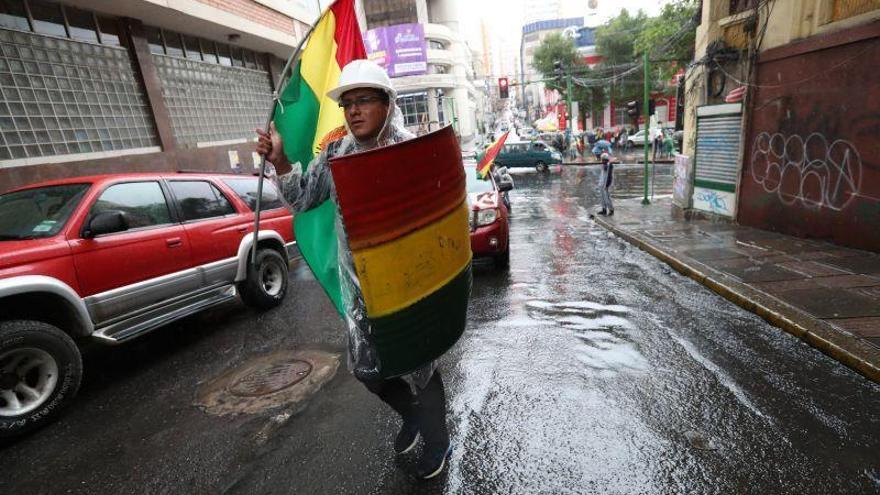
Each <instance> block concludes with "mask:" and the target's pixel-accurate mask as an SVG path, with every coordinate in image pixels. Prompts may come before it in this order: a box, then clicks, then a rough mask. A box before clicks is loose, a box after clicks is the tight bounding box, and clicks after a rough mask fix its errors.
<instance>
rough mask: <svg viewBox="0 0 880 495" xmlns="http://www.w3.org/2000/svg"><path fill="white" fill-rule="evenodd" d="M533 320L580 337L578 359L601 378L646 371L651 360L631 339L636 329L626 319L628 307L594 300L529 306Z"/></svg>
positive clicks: (577, 348) (536, 303) (531, 302)
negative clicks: (549, 323)
mask: <svg viewBox="0 0 880 495" xmlns="http://www.w3.org/2000/svg"><path fill="white" fill-rule="evenodd" d="M526 310H527V312H528V315H529V317H530V318H531V319H533V320H543V321H551V322H553V323H555V324H557V325H558V326H560V327H563V328H566V329H569V330H571V331H572V332H573V335H574V336H575V337H576V338H577V342H578V344H577V346H576V348H575V350H574V351H575V356H576V357H577V359H578V360H579V361H580V362H581V363H583V364H584V366H586V367H587V368H589V369H592V370H595V371H596V372H597V373H599V374H602V375H606V374H607V375H614V374H617V373H620V372H631V371H644V370H647V369H648V361H647V360H646V359H645V357H644V356H643V355H642V353H641V352H640V351H639V350H638V348H637V346H636V345H635V343H634V342H633V340H632V334H633V331H634V330H635V327H634V326H633V324H632V323H631V322H630V320H629V319H628V318H627V317H626V316H627V315H628V314H630V312H631V311H630V309H629V308H628V307H626V306H621V305H616V304H611V305H605V304H599V303H595V302H591V301H568V302H558V303H554V302H549V301H542V300H533V301H529V302H527V303H526Z"/></svg>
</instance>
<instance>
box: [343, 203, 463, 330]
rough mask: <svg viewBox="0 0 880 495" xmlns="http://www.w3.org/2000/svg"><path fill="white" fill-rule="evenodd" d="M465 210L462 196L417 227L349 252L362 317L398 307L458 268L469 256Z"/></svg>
mask: <svg viewBox="0 0 880 495" xmlns="http://www.w3.org/2000/svg"><path fill="white" fill-rule="evenodd" d="M468 214H469V210H468V207H467V202H466V201H465V202H462V203H461V205H459V207H458V208H456V209H454V210H453V211H452V212H450V213H449V214H448V215H446V216H445V217H443V218H441V219H439V220H437V221H435V222H434V223H431V224H429V225H427V226H425V227H424V228H422V229H420V230H417V231H415V232H413V233H411V234H408V235H406V236H404V237H401V238H399V239H395V240H394V241H391V242H387V243H385V244H381V245H379V246H375V247H371V248H368V249H362V250H358V251H355V252H353V253H352V256H353V258H354V264H355V269H356V270H357V275H358V279H359V280H360V284H361V292H362V293H363V295H364V302H365V303H366V305H367V316H369V317H370V318H378V317H381V316H386V315H389V314H392V313H394V312H396V311H400V310H401V309H403V308H406V307H408V306H410V305H412V304H414V303H416V302H418V301H419V300H421V299H423V298H425V297H427V296H428V295H430V294H432V293H433V292H435V291H436V290H437V289H439V288H440V287H443V286H444V285H446V284H447V283H449V282H450V281H451V280H452V279H453V278H455V276H456V275H458V274H459V273H461V271H462V270H463V269H464V268H465V267H466V266H467V264H468V263H470V261H471V239H470V230H469V228H468Z"/></svg>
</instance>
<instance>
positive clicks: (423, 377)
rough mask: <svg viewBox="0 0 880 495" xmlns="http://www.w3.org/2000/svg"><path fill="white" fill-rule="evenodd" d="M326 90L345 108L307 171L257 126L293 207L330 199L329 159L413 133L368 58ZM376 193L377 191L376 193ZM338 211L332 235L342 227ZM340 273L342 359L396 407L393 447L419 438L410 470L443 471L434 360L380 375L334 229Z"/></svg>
mask: <svg viewBox="0 0 880 495" xmlns="http://www.w3.org/2000/svg"><path fill="white" fill-rule="evenodd" d="M327 96H328V97H329V98H331V99H333V100H335V101H336V102H337V103H338V104H339V106H340V107H341V108H342V109H343V113H344V117H345V131H346V132H345V134H344V136H343V137H341V138H339V139H336V140H332V139H330V142H329V143H326V144H325V145H324V146H323V149H322V150H321V152H320V154H318V156H316V157H315V159H314V160H312V163H311V164H310V165H309V167H308V170H307V171H305V172H304V173H303V174H302V177H299V176H298V175H297V174H292V173H290V172H291V171H292V166H291V164H290V162H289V160H288V159H287V156H286V155H285V154H284V150H283V148H284V143H283V142H282V138H281V136H280V134H279V133H278V132H276V131H275V128H274V125H273V126H272V127H270V129H269V131H268V132H264V131H262V130H259V129H258V130H257V134H258V135H259V141H258V144H257V152H258V153H260V154H262V155H265V156H266V160H267V161H269V162H271V163H272V165H274V167H275V170H276V171H277V173H278V175H279V176H280V181H281V186H282V187H281V188H282V191H283V192H284V196H285V198H286V199H287V200H288V202H289V203H290V204H291V205H292V206H293V209H294V210H295V211H298V212H302V211H307V210H310V209H312V208H315V207H317V206H319V205H321V204H322V203H323V202H325V201H326V200H327V199H328V198H329V199H332V200H334V201H336V192H335V186H334V184H333V177H332V175H331V173H330V165H329V159H330V158H332V157H338V156H343V155H348V154H352V153H358V152H361V151H366V150H371V149H375V148H380V147H383V146H388V145H390V144H394V143H399V142H402V141H406V140H408V139H412V138H413V137H414V136H413V135H412V134H411V133H410V132H408V131H407V130H406V129H404V128H403V118H402V115H401V112H400V109H399V108H398V107H397V104H396V103H395V97H396V96H397V93H396V91H395V90H394V88H393V87H392V86H391V80H390V79H389V78H388V75H387V74H386V73H385V71H384V70H383V69H382V68H381V67H379V66H378V65H376V64H375V63H374V62H371V61H368V60H354V61H352V62H350V63H349V64H347V65H346V66H345V67H344V68H343V69H342V73H341V75H340V77H339V85H338V87H336V88H334V89H332V90H330V91H329V92H328V93H327ZM379 193H381V192H379ZM341 226H342V221H341V218H339V216H338V214H337V218H336V230H337V233H344V229H342V228H341ZM339 238H340V239H339V240H340V242H339V260H340V265H341V266H340V277H341V278H344V280H342V285H343V286H344V287H345V288H346V289H347V292H350V294H347V295H348V298H347V299H349V304H348V305H347V307H346V310H345V313H346V314H345V320H346V323H347V325H348V343H349V346H348V347H349V353H348V354H349V356H348V358H349V359H348V364H349V368H350V369H351V371H352V373H353V374H354V376H355V377H356V378H357V379H358V380H360V381H361V382H362V383H363V384H364V386H366V387H367V389H368V390H369V391H370V392H372V393H374V394H376V395H377V396H379V398H380V399H381V400H382V401H384V402H385V403H386V404H388V405H389V406H390V407H391V408H392V409H394V411H396V412H397V413H398V414H399V415H400V417H401V419H402V423H403V424H402V426H401V429H400V432H399V433H398V434H397V437H396V438H395V440H394V450H395V452H396V453H398V454H404V453H406V452H409V451H410V450H412V449H413V448H414V447H415V445H416V443H417V442H418V440H419V437H420V436H421V438H422V440H423V441H424V450H423V453H422V457H421V459H420V460H419V462H418V465H417V468H416V473H415V474H416V476H417V477H419V478H421V479H429V478H433V477H434V476H437V475H438V474H440V473H441V472H442V471H443V468H444V466H445V464H446V460H447V458H448V457H449V454H450V453H451V446H450V443H449V433H448V431H447V429H446V396H445V391H444V388H443V381H442V379H441V377H440V373H439V372H438V371H437V370H436V363H435V362H430V363H426V364H424V365H423V366H422V367H420V368H418V369H416V370H415V371H414V372H412V373H410V374H407V375H404V376H403V377H397V378H391V379H383V378H381V377H380V373H379V367H380V363H379V362H378V360H377V357H376V350H375V348H374V346H373V344H372V342H371V339H370V335H371V324H370V321H369V320H368V319H367V318H366V305H365V303H364V297H363V294H362V293H361V291H360V285H359V283H358V280H357V276H356V275H355V273H356V270H355V267H354V261H353V260H352V254H351V252H350V250H349V249H348V246H347V243H345V240H344V235H341V234H340V235H339Z"/></svg>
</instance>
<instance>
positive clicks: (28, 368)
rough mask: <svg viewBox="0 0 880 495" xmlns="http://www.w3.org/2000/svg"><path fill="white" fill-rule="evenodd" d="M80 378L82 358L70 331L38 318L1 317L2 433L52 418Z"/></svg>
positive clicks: (19, 431)
mask: <svg viewBox="0 0 880 495" xmlns="http://www.w3.org/2000/svg"><path fill="white" fill-rule="evenodd" d="M81 379H82V359H81V357H80V354H79V349H77V347H76V344H75V343H74V342H73V339H71V338H70V336H69V335H67V334H65V333H64V332H62V331H61V330H59V329H58V328H56V327H54V326H52V325H49V324H48V323H43V322H39V321H30V320H12V321H2V322H0V438H9V437H12V436H15V435H19V434H22V433H25V432H27V431H29V430H32V429H34V428H38V427H40V426H42V425H44V424H46V423H48V422H49V421H51V420H52V419H53V418H54V417H55V416H56V415H57V414H58V413H59V412H60V411H61V410H62V409H63V408H64V407H65V406H66V405H67V404H68V403H70V401H71V400H72V399H73V397H74V396H75V395H76V392H77V390H79V384H80V380H81Z"/></svg>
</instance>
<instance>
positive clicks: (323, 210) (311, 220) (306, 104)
mask: <svg viewBox="0 0 880 495" xmlns="http://www.w3.org/2000/svg"><path fill="white" fill-rule="evenodd" d="M363 58H366V52H365V50H364V42H363V38H362V37H361V31H360V27H359V26H358V22H357V16H356V15H355V10H354V0H337V1H336V2H334V3H333V5H332V6H331V7H330V8H329V9H328V10H327V11H326V12H325V13H324V14H323V15H322V16H321V18H320V19H318V21H317V24H316V25H315V28H314V30H313V31H312V34H311V36H310V37H309V39H308V40H307V41H306V47H305V49H304V50H303V52H302V57H301V58H300V60H299V61H298V62H297V64H296V66H294V68H293V70H292V72H291V76H290V81H289V82H288V84H287V86H286V87H285V88H284V90H283V92H282V93H281V96H280V101H279V105H278V107H276V109H275V117H274V122H275V127H276V128H277V129H278V132H280V133H281V136H282V138H283V139H284V153H285V154H286V155H287V158H288V159H289V160H290V163H297V162H298V163H300V165H301V167H302V171H303V173H305V172H306V170H305V168H306V167H307V166H308V164H309V163H310V162H311V161H312V159H313V158H314V157H315V155H317V154H318V153H319V152H320V147H321V145H322V144H324V143H325V142H326V140H327V139H325V138H327V136H328V135H330V134H332V133H333V132H334V130H336V129H338V128H339V127H340V126H342V125H343V124H344V123H345V119H344V116H343V113H342V109H341V108H339V105H338V104H337V103H336V102H335V101H333V100H332V99H330V98H329V97H328V96H327V91H329V90H331V89H333V88H335V87H336V86H337V85H338V83H339V76H340V73H341V72H342V68H343V67H345V65H346V64H348V63H349V62H351V61H352V60H357V59H363ZM335 219H336V206H335V205H334V204H333V202H332V201H330V200H327V201H325V202H324V203H323V204H321V205H319V206H318V207H317V208H314V209H312V210H309V211H306V212H301V213H298V214H297V215H296V218H295V220H294V232H295V234H296V240H297V245H298V246H299V250H300V252H301V253H302V256H303V259H305V261H306V263H308V265H309V267H310V268H311V269H312V271H313V272H314V274H315V277H316V278H317V279H318V281H319V282H320V283H321V286H322V287H323V288H324V290H325V291H326V292H327V295H328V296H330V299H331V300H332V301H333V303H334V305H335V306H336V309H337V310H338V311H339V312H340V314H341V313H342V311H343V305H342V295H341V288H340V283H339V270H338V267H339V262H338V249H337V246H338V237H337V234H336V228H335Z"/></svg>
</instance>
